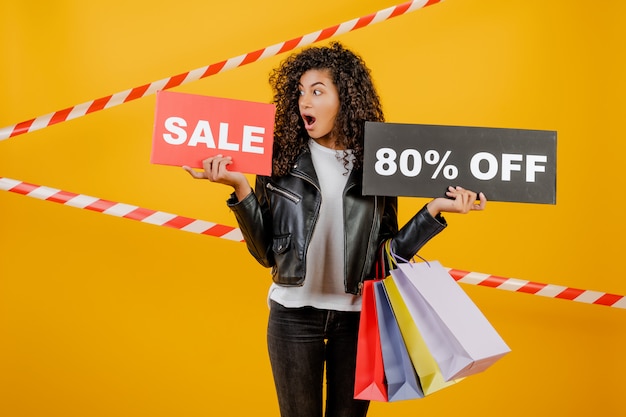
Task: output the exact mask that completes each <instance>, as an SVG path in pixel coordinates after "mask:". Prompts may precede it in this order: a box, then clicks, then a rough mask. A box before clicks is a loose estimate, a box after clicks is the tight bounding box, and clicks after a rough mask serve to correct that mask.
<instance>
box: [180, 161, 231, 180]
mask: <svg viewBox="0 0 626 417" xmlns="http://www.w3.org/2000/svg"><path fill="white" fill-rule="evenodd" d="M231 163H232V158H231V157H230V156H227V157H224V156H223V155H216V156H213V157H211V158H207V159H205V160H203V161H202V167H203V168H204V171H197V170H195V169H193V168H191V167H189V166H187V165H184V166H183V167H182V168H183V169H184V170H185V171H187V172H188V173H189V175H191V176H192V177H193V178H195V179H207V180H209V181H212V182H223V181H224V178H225V177H226V176H227V175H228V170H227V169H226V166H228V165H230V164H231Z"/></svg>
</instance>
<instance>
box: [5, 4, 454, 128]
mask: <svg viewBox="0 0 626 417" xmlns="http://www.w3.org/2000/svg"><path fill="white" fill-rule="evenodd" d="M441 1H442V0H414V1H410V2H407V3H403V4H398V5H396V6H392V7H389V8H386V9H383V10H379V11H378V12H375V13H372V14H370V15H367V16H362V17H359V18H356V19H352V20H350V21H347V22H343V23H340V24H338V25H335V26H331V27H328V28H325V29H322V30H318V31H316V32H312V33H309V34H307V35H303V36H300V37H297V38H294V39H291V40H288V41H285V42H281V43H277V44H275V45H271V46H268V47H265V48H263V49H259V50H257V51H254V52H249V53H247V54H244V55H240V56H237V57H234V58H230V59H227V60H225V61H221V62H218V63H215V64H211V65H207V66H205V67H202V68H197V69H195V70H191V71H187V72H185V73H182V74H178V75H174V76H172V77H168V78H164V79H162V80H158V81H154V82H152V83H149V84H145V85H142V86H139V87H135V88H131V89H129V90H125V91H122V92H120V93H116V94H112V95H109V96H106V97H101V98H98V99H95V100H91V101H88V102H86V103H82V104H77V105H75V106H73V107H68V108H66V109H63V110H58V111H56V112H54V113H49V114H46V115H43V116H39V117H36V118H34V119H31V120H27V121H24V122H21V123H17V124H15V125H12V126H7V127H4V128H0V140H4V139H8V138H11V137H14V136H18V135H21V134H24V133H28V132H33V131H35V130H40V129H44V128H46V127H48V126H51V125H54V124H57V123H61V122H65V121H68V120H72V119H76V118H79V117H82V116H85V115H87V114H89V113H94V112H96V111H100V110H104V109H108V108H111V107H114V106H117V105H119V104H123V103H127V102H129V101H131V100H135V99H138V98H142V97H146V96H148V95H151V94H155V93H156V92H157V91H159V90H166V89H169V88H173V87H177V86H179V85H183V84H187V83H189V82H191V81H197V80H199V79H201V78H205V77H208V76H210V75H215V74H218V73H220V72H224V71H226V70H229V69H232V68H236V67H240V66H242V65H245V64H250V63H252V62H255V61H258V60H261V59H264V58H269V57H271V56H274V55H278V54H281V53H283V52H287V51H291V50H293V49H295V48H298V47H303V46H307V45H310V44H312V43H315V42H319V41H322V40H325V39H328V38H330V37H332V36H337V35H341V34H344V33H347V32H351V31H354V30H356V29H360V28H363V27H366V26H369V25H372V24H374V23H378V22H382V21H385V20H388V19H391V18H392V17H397V16H401V15H403V14H406V13H408V12H412V11H414V10H418V9H421V8H423V7H426V6H429V5H431V4H435V3H439V2H441Z"/></svg>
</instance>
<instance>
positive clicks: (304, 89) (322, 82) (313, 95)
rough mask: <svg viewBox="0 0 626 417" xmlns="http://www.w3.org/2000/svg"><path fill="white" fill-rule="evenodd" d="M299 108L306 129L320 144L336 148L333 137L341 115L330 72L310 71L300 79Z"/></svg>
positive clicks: (337, 95) (337, 93) (335, 88)
mask: <svg viewBox="0 0 626 417" xmlns="http://www.w3.org/2000/svg"><path fill="white" fill-rule="evenodd" d="M298 88H299V89H300V97H299V98H298V106H299V108H300V116H301V117H302V120H303V121H304V128H305V129H306V130H307V132H308V133H309V137H311V138H312V139H315V140H316V141H317V142H318V143H320V144H321V145H324V146H328V147H330V148H334V143H335V138H334V137H332V136H331V135H332V131H333V127H334V126H335V119H336V118H337V114H338V113H339V92H338V91H337V87H336V86H335V84H334V83H333V80H332V78H331V75H330V71H329V70H316V69H312V70H308V71H307V72H305V73H304V74H302V77H300V83H299V87H298Z"/></svg>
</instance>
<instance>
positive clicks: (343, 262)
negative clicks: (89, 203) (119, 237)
mask: <svg viewBox="0 0 626 417" xmlns="http://www.w3.org/2000/svg"><path fill="white" fill-rule="evenodd" d="M270 83H271V85H272V87H273V90H274V103H275V104H276V120H275V129H274V149H273V166H272V175H271V176H269V177H267V176H257V178H256V184H255V188H254V191H253V190H252V187H251V186H250V184H249V183H248V181H247V179H246V177H245V176H244V175H243V174H241V173H238V172H231V171H229V170H228V165H229V164H230V163H231V162H232V159H231V158H230V157H228V156H223V155H217V156H215V157H212V158H208V159H206V160H205V161H204V162H203V167H204V171H203V172H200V171H195V170H192V169H190V168H189V167H185V169H186V170H187V171H188V172H189V173H190V174H191V175H192V176H193V177H194V178H198V179H201V178H204V179H208V180H210V181H212V182H217V183H221V184H225V185H229V186H231V187H233V189H234V192H233V194H232V195H231V197H230V198H229V199H228V202H227V203H228V205H229V207H230V208H231V209H232V211H233V212H234V214H235V216H236V219H237V222H238V223H239V227H240V229H241V231H242V233H243V236H244V238H245V241H246V244H247V246H248V250H249V251H250V253H251V254H252V255H253V256H254V257H255V258H256V259H257V261H258V262H259V263H260V264H261V265H263V266H265V267H269V268H272V277H273V281H274V282H273V284H272V285H271V287H270V290H269V300H270V316H269V323H268V331H267V340H268V350H269V356H270V362H271V365H272V372H273V375H274V381H275V385H276V391H277V395H278V402H279V406H280V411H281V415H282V416H283V417H292V416H294V417H295V416H297V417H308V416H311V417H320V416H322V414H323V409H324V404H323V386H324V364H325V365H326V383H327V391H326V416H327V417H330V416H365V415H366V414H367V409H368V405H369V403H368V402H367V401H362V400H355V399H354V372H355V361H356V346H357V333H358V325H359V311H360V307H361V299H360V291H361V288H362V283H363V281H364V280H366V279H372V278H373V277H374V276H375V270H376V268H377V265H375V260H376V259H379V257H378V255H379V254H380V250H381V248H382V245H383V244H384V243H385V241H387V240H388V239H391V247H392V250H393V252H394V253H395V254H396V255H398V256H399V257H400V258H404V259H410V258H412V257H413V256H414V255H415V254H416V253H417V251H418V250H419V249H420V248H421V247H422V246H423V245H424V244H425V243H426V242H427V241H428V240H430V239H431V238H432V237H433V236H435V235H436V234H437V233H439V232H440V231H441V230H443V229H444V228H445V227H446V225H447V224H446V221H445V220H444V218H443V217H442V216H441V213H442V212H451V213H468V212H470V211H472V210H483V209H484V208H485V204H486V198H485V196H484V195H483V194H482V193H481V194H480V195H479V199H480V202H479V203H477V202H476V199H477V195H476V193H474V192H472V191H468V190H464V189H462V188H460V187H450V188H449V190H448V192H447V197H448V198H443V197H442V198H435V199H433V200H432V201H430V202H429V203H428V204H426V205H425V206H424V207H423V208H422V209H421V210H420V211H418V212H417V213H416V214H415V216H413V218H412V219H411V220H409V221H408V222H407V224H406V225H404V226H403V227H402V229H400V230H398V220H397V198H396V197H383V196H363V195H362V192H361V188H362V179H363V146H364V145H363V130H364V122H365V121H377V122H383V121H384V116H383V111H382V108H381V104H380V99H379V96H378V94H377V92H376V89H375V88H374V85H373V82H372V79H371V76H370V71H369V69H368V68H367V67H366V65H365V63H364V62H363V60H362V59H361V58H360V57H359V56H358V55H356V54H354V53H353V52H351V51H350V50H348V49H346V48H344V47H343V46H342V45H341V44H339V43H336V42H334V43H331V44H330V45H329V46H324V47H312V48H307V49H305V50H303V51H301V52H300V53H298V54H294V55H291V56H290V57H288V58H287V59H286V60H285V61H284V62H283V63H282V64H281V65H280V66H279V67H278V68H277V69H275V70H274V72H273V73H272V74H271V76H270ZM378 266H379V267H385V268H386V266H385V265H378Z"/></svg>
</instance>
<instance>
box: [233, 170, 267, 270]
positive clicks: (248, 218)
mask: <svg viewBox="0 0 626 417" xmlns="http://www.w3.org/2000/svg"><path fill="white" fill-rule="evenodd" d="M226 204H227V205H228V207H230V209H231V210H232V212H233V213H234V214H235V218H236V219H237V223H238V224H239V229H240V230H241V233H242V235H243V238H244V240H245V242H246V246H247V247H248V251H249V252H250V253H251V254H252V256H254V258H255V259H256V260H257V261H258V262H259V263H260V264H261V265H263V266H265V267H267V268H270V267H272V266H274V264H275V261H274V256H273V253H274V252H273V251H272V224H271V218H270V216H269V205H268V201H267V198H266V195H265V185H264V177H261V176H257V179H256V185H255V190H254V192H251V193H250V194H248V195H247V196H246V197H244V198H243V199H242V200H241V201H238V200H237V197H236V196H235V193H233V194H231V196H230V198H229V199H228V200H227V201H226Z"/></svg>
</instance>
